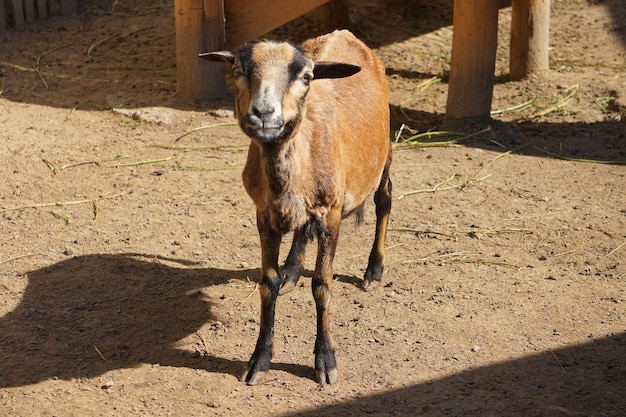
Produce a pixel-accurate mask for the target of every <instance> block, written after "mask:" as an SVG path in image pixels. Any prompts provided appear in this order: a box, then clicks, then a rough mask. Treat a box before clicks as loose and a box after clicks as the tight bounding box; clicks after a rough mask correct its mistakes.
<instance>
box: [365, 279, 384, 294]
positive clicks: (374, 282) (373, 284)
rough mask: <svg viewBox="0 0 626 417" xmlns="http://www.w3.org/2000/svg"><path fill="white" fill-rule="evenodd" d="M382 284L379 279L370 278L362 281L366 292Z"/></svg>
mask: <svg viewBox="0 0 626 417" xmlns="http://www.w3.org/2000/svg"><path fill="white" fill-rule="evenodd" d="M379 286H380V281H378V280H371V281H370V280H369V279H367V278H366V279H364V280H363V282H362V283H361V288H363V290H364V291H365V292H370V291H374V290H375V289H376V288H378V287H379Z"/></svg>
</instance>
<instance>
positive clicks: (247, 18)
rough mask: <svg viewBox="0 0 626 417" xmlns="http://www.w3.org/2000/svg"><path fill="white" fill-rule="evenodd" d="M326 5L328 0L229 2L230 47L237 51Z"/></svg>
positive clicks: (243, 0) (226, 4)
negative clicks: (240, 47) (244, 45)
mask: <svg viewBox="0 0 626 417" xmlns="http://www.w3.org/2000/svg"><path fill="white" fill-rule="evenodd" d="M326 2H328V0H274V1H272V2H268V1H267V0H226V2H225V7H226V10H225V12H226V23H227V33H226V38H227V40H228V45H229V46H230V47H238V46H240V45H242V44H243V43H244V42H248V41H251V40H254V39H256V38H258V37H259V36H262V35H265V34H266V33H268V32H271V31H272V30H274V29H276V28H277V27H279V26H281V25H284V24H285V23H287V22H289V21H291V20H293V19H295V18H296V17H299V16H302V15H303V14H305V13H307V12H310V11H311V10H313V9H315V8H316V7H318V6H321V5H322V4H324V3H326ZM268 3H271V4H268Z"/></svg>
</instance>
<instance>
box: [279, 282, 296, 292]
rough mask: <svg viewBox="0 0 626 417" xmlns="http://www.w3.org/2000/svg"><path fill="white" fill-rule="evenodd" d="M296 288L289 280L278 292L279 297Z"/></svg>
mask: <svg viewBox="0 0 626 417" xmlns="http://www.w3.org/2000/svg"><path fill="white" fill-rule="evenodd" d="M294 288H296V283H295V282H293V281H291V280H288V281H285V282H283V285H282V286H281V287H280V289H279V290H278V295H283V294H287V293H288V292H291V291H293V289H294Z"/></svg>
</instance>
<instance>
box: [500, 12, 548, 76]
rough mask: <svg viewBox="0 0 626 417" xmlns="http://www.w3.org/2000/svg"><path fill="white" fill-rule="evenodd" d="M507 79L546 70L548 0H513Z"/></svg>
mask: <svg viewBox="0 0 626 417" xmlns="http://www.w3.org/2000/svg"><path fill="white" fill-rule="evenodd" d="M511 5H512V10H511V44H510V48H511V60H510V63H509V65H510V67H509V68H510V73H509V75H510V79H511V80H521V79H522V78H525V77H527V76H529V75H531V74H538V73H542V72H545V71H548V70H549V52H548V51H549V47H550V0H513V2H512V4H511Z"/></svg>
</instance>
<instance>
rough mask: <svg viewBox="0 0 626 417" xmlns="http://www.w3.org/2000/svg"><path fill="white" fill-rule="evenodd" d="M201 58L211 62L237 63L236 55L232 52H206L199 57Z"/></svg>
mask: <svg viewBox="0 0 626 417" xmlns="http://www.w3.org/2000/svg"><path fill="white" fill-rule="evenodd" d="M198 56H199V57H200V58H204V59H208V60H209V61H224V62H228V63H230V64H232V63H233V62H235V55H233V53H232V52H230V51H219V52H206V53H204V54H199V55H198Z"/></svg>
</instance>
